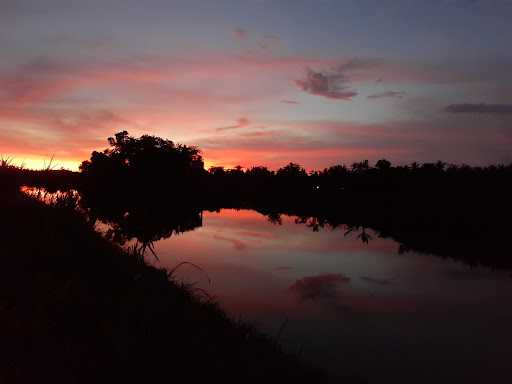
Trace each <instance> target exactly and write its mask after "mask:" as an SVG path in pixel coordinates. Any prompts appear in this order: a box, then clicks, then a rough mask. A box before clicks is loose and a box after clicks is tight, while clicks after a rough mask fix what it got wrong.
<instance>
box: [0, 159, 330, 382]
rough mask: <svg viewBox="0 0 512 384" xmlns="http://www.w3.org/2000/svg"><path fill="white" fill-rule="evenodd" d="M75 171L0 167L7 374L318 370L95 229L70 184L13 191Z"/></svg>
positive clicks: (0, 307) (258, 375)
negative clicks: (33, 194)
mask: <svg viewBox="0 0 512 384" xmlns="http://www.w3.org/2000/svg"><path fill="white" fill-rule="evenodd" d="M75 176H76V175H73V174H71V173H68V172H61V171H51V170H47V171H41V172H34V171H26V170H20V169H17V168H15V167H11V166H3V167H1V168H0V211H1V212H2V220H1V221H0V227H1V228H0V233H1V239H0V254H1V255H2V261H3V266H2V268H1V270H0V314H1V315H0V329H1V331H0V332H1V333H0V334H1V340H2V346H1V347H0V350H1V357H2V358H1V359H0V382H2V383H33V382H51V383H98V382H108V383H117V382H119V383H127V382H128V383H132V382H133V383H135V382H137V383H156V382H175V381H185V380H186V381H187V382H203V381H204V382H206V380H208V381H210V380H214V381H218V380H220V381H221V382H263V381H268V380H278V381H280V382H306V381H308V382H322V381H323V375H322V374H321V373H319V372H317V371H316V370H313V369H311V368H309V367H307V366H306V365H305V364H304V363H302V362H301V361H300V360H299V358H298V356H296V355H292V354H285V353H284V352H282V351H281V348H280V347H279V345H278V343H277V341H276V340H274V339H273V338H271V337H268V336H265V335H263V334H261V333H259V332H258V331H257V330H256V329H254V328H253V327H252V326H250V325H248V324H245V323H243V322H241V321H235V320H232V319H230V318H229V317H228V316H227V315H226V314H225V313H224V312H223V311H222V310H221V309H220V308H219V307H218V306H217V305H216V304H215V302H214V301H212V300H210V299H209V298H208V296H207V293H202V292H200V291H197V290H195V289H194V287H193V286H186V285H182V284H181V283H179V282H177V281H175V280H174V279H173V276H172V273H171V272H172V271H171V272H170V271H166V270H161V269H156V268H154V267H151V266H149V265H147V264H146V262H145V260H144V257H143V255H142V254H141V251H142V250H141V248H140V247H132V248H130V249H129V250H128V251H126V250H123V249H121V248H120V247H119V246H118V245H116V244H114V243H112V242H110V241H108V240H106V239H104V238H103V237H101V236H99V235H98V234H97V233H96V232H94V230H93V228H92V226H91V225H90V223H89V222H88V221H87V220H86V218H85V217H84V215H83V214H82V213H80V212H79V211H77V210H76V209H75V208H76V203H77V200H76V195H74V196H73V195H65V194H64V195H61V196H60V197H55V198H53V199H51V200H49V201H46V204H43V203H42V202H41V201H38V200H36V199H33V198H29V197H27V196H26V195H24V194H22V193H21V192H20V191H19V188H20V187H21V186H22V185H28V184H33V185H37V186H46V187H47V188H59V189H63V188H65V187H69V186H70V185H71V184H72V183H74V182H75V181H76V179H75Z"/></svg>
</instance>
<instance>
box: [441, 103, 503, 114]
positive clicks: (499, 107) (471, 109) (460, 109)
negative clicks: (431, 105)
mask: <svg viewBox="0 0 512 384" xmlns="http://www.w3.org/2000/svg"><path fill="white" fill-rule="evenodd" d="M444 111H445V112H449V113H473V114H486V115H511V114H512V104H485V103H480V104H471V103H465V104H451V105H448V106H446V107H445V108H444Z"/></svg>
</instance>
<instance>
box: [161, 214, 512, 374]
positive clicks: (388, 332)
mask: <svg viewBox="0 0 512 384" xmlns="http://www.w3.org/2000/svg"><path fill="white" fill-rule="evenodd" d="M281 219H282V222H281V224H275V223H274V224H273V223H271V222H269V220H268V219H267V217H265V216H262V215H261V214H259V213H257V212H255V211H250V210H232V209H223V210H221V211H220V212H207V211H205V212H203V215H202V226H200V227H197V228H196V229H195V230H193V231H189V232H185V233H182V234H179V235H174V236H171V237H169V238H167V239H163V240H160V241H158V242H156V243H155V251H156V253H157V255H158V256H159V258H160V261H154V263H157V264H159V265H161V266H165V267H167V268H173V267H175V266H176V265H178V264H179V263H180V262H184V261H187V262H191V263H194V264H196V265H198V266H200V267H201V268H202V271H201V270H199V269H198V268H196V267H194V266H191V265H183V266H181V267H180V268H179V269H178V270H177V271H176V275H177V276H178V278H179V279H182V280H184V281H187V282H190V283H194V284H195V286H197V287H199V288H202V289H205V290H207V292H209V294H211V295H213V296H214V297H215V298H216V299H217V300H218V301H219V302H220V304H221V305H222V307H223V308H225V309H226V310H227V311H228V312H229V313H230V314H231V315H232V316H240V317H241V318H243V319H244V320H248V321H250V322H252V323H255V324H256V325H257V326H259V327H260V328H261V329H262V330H263V331H265V332H267V333H269V334H271V335H274V336H276V337H279V339H280V341H281V342H282V343H283V344H284V345H285V347H286V348H287V349H288V350H290V351H295V352H299V353H302V355H303V356H304V357H305V358H306V359H307V360H309V361H312V362H314V363H316V364H318V365H319V366H321V367H322V368H324V369H326V370H328V371H329V372H330V374H331V375H332V377H333V378H334V377H336V376H341V377H344V376H346V375H350V376H355V377H358V378H362V379H363V380H374V379H378V378H382V377H383V376H382V375H385V376H386V377H389V375H390V374H391V375H392V377H396V379H397V380H398V381H399V380H400V378H402V377H403V378H407V377H408V374H409V373H411V374H413V375H418V372H423V374H424V375H425V378H426V377H430V376H432V377H433V378H438V377H443V378H444V379H447V378H453V379H460V380H465V379H471V380H472V381H475V380H476V381H478V377H481V379H482V380H484V379H485V380H489V379H491V377H493V376H494V375H495V377H500V376H501V375H503V374H504V373H507V372H511V371H510V369H509V368H508V357H509V356H510V353H511V352H512V346H511V342H512V331H511V330H510V325H511V324H512V309H511V308H510V305H509V304H510V302H511V299H512V278H511V276H510V272H506V271H492V270H490V269H485V268H470V267H469V266H467V265H465V264H462V263H460V262H455V261H452V260H449V259H442V258H439V257H436V256H433V255H424V254H421V255H420V254H415V253H411V252H408V253H404V254H400V253H399V252H398V249H399V245H398V244H397V243H395V242H394V241H393V240H389V239H382V238H379V237H378V236H377V234H375V233H373V232H372V231H371V230H366V234H367V235H369V236H370V238H369V241H368V243H366V242H363V241H362V236H361V233H360V231H354V232H350V233H348V234H345V232H346V231H345V229H346V228H336V229H334V230H330V229H329V228H324V229H320V230H319V231H313V230H312V229H311V228H308V227H307V226H305V225H303V224H300V223H296V219H295V218H293V217H289V216H282V217H281ZM206 274H207V275H208V276H206ZM208 278H209V279H210V280H211V284H210V283H209V280H208ZM370 368H371V369H370ZM439 375H441V376H439ZM417 379H419V378H418V377H417Z"/></svg>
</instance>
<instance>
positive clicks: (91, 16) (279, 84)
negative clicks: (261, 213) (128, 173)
mask: <svg viewBox="0 0 512 384" xmlns="http://www.w3.org/2000/svg"><path fill="white" fill-rule="evenodd" d="M511 20H512V1H508V0H495V1H493V0H488V1H485V0H480V1H479V0H472V1H471V0H417V1H412V0H393V1H385V2H384V1H378V0H373V1H370V0H354V1H342V0H339V1H336V0H309V1H306V0H273V1H272V0H252V1H249V0H231V1H227V0H201V1H200V0H186V1H185V0H183V1H178V0H176V1H174V0H154V1H142V0H137V1H135V0H122V1H121V0H118V1H114V0H110V1H109V0H103V1H100V0H88V1H73V0H61V1H49V0H45V1H39V0H38V1H36V0H34V1H18V0H0V48H1V50H0V52H1V56H0V155H2V156H3V157H14V158H15V159H16V161H18V162H25V164H26V165H27V166H29V167H38V166H41V165H43V163H44V162H45V161H48V159H49V158H50V156H52V155H54V156H55V159H56V160H55V164H57V165H58V166H59V167H60V166H64V167H67V168H72V169H76V168H77V167H78V164H79V163H80V162H81V161H82V160H85V159H87V158H89V155H90V152H91V151H92V150H94V149H103V148H105V147H106V145H107V142H106V138H107V137H108V136H111V135H113V134H114V133H115V132H118V131H120V130H127V131H128V132H130V134H132V135H137V136H138V135H141V134H155V135H159V136H162V137H166V138H169V139H172V140H174V141H176V142H180V143H185V144H190V145H197V146H199V147H200V148H201V149H202V150H203V156H204V157H205V160H206V164H207V166H210V165H224V166H228V167H229V166H234V165H237V164H240V165H242V166H244V167H247V166H251V165H266V166H269V167H272V168H277V167H280V166H282V165H284V164H286V163H288V162H290V161H294V162H298V163H300V164H301V165H303V166H305V167H306V168H307V169H313V168H315V169H318V168H323V167H326V166H329V165H333V164H337V163H347V164H350V163H351V162H354V161H359V160H363V159H369V160H370V162H374V161H375V160H377V159H379V158H383V157H385V158H388V159H389V160H391V161H392V162H394V163H408V162H412V161H421V162H425V161H435V160H439V159H440V160H444V161H447V162H454V163H469V164H475V165H476V164H490V163H496V162H506V163H508V162H511V161H512V151H511V148H512V49H511V48H510V40H511V37H512V22H511Z"/></svg>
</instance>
